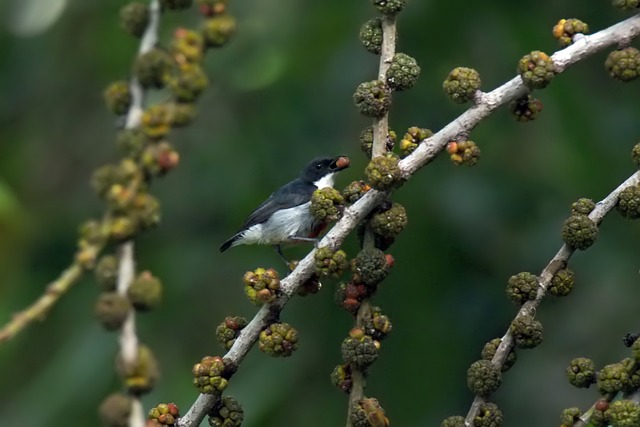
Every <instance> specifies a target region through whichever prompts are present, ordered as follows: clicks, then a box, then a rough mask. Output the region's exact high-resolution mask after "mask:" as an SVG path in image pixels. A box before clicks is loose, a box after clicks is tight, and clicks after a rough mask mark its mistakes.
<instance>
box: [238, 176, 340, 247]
mask: <svg viewBox="0 0 640 427" xmlns="http://www.w3.org/2000/svg"><path fill="white" fill-rule="evenodd" d="M334 178H335V173H330V174H328V175H325V176H323V177H322V178H320V179H319V180H317V181H316V182H314V183H313V184H314V185H315V186H316V187H318V188H325V187H332V188H333V181H334ZM310 205H311V202H307V203H304V204H302V205H299V206H295V207H293V208H289V209H282V210H279V211H278V212H276V213H274V214H273V215H271V218H269V219H268V220H267V221H265V222H263V223H261V224H256V225H254V226H252V227H249V228H248V229H247V230H246V231H245V232H244V233H243V234H242V238H241V239H240V240H239V241H238V243H237V244H245V245H252V244H260V245H279V244H281V243H285V242H287V241H289V240H290V238H291V237H292V236H299V237H308V236H309V235H310V234H311V232H312V231H313V228H314V225H315V224H314V223H315V220H314V218H313V216H312V215H311V212H309V206H310Z"/></svg>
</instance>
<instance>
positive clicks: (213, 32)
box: [202, 15, 236, 47]
mask: <svg viewBox="0 0 640 427" xmlns="http://www.w3.org/2000/svg"><path fill="white" fill-rule="evenodd" d="M235 32H236V20H235V18H234V17H233V16H230V15H218V16H214V17H212V18H209V19H207V20H206V21H204V24H203V25H202V36H203V38H204V42H205V45H206V46H207V47H221V46H224V45H225V44H227V43H228V42H229V40H231V38H232V37H233V35H234V34H235Z"/></svg>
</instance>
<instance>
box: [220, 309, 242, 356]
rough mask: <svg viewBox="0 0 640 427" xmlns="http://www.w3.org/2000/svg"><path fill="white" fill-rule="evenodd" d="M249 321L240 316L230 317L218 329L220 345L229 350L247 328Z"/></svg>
mask: <svg viewBox="0 0 640 427" xmlns="http://www.w3.org/2000/svg"><path fill="white" fill-rule="evenodd" d="M247 324H248V322H247V319H245V318H244V317H240V316H228V317H226V318H225V319H224V322H222V323H220V324H219V325H218V326H217V327H216V338H217V339H218V342H219V343H220V345H221V346H222V347H223V348H224V349H225V350H229V349H230V348H231V347H232V346H233V344H234V343H235V342H236V338H238V336H239V335H240V331H242V329H243V328H244V327H245V326H247Z"/></svg>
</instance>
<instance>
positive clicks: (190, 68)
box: [167, 63, 209, 123]
mask: <svg viewBox="0 0 640 427" xmlns="http://www.w3.org/2000/svg"><path fill="white" fill-rule="evenodd" d="M208 84H209V79H208V78H207V75H206V74H205V72H204V70H203V69H202V67H201V66H200V65H198V64H193V63H185V64H182V65H180V67H179V69H178V71H177V72H176V73H174V74H173V75H172V76H171V77H169V78H167V85H168V87H169V89H170V90H171V93H172V94H173V96H174V97H175V98H176V99H177V100H178V101H180V102H194V101H195V100H196V99H197V98H198V97H199V96H200V94H201V93H202V91H203V90H204V89H205V88H206V87H207V85H208ZM169 123H171V117H170V119H169Z"/></svg>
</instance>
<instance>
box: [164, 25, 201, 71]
mask: <svg viewBox="0 0 640 427" xmlns="http://www.w3.org/2000/svg"><path fill="white" fill-rule="evenodd" d="M171 55H172V56H173V57H174V58H175V60H176V62H177V63H178V64H185V63H200V62H201V61H202V57H203V55H204V39H203V38H202V35H201V34H200V33H198V32H196V31H193V30H188V29H186V28H177V29H176V30H175V31H174V32H173V38H172V39H171Z"/></svg>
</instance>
